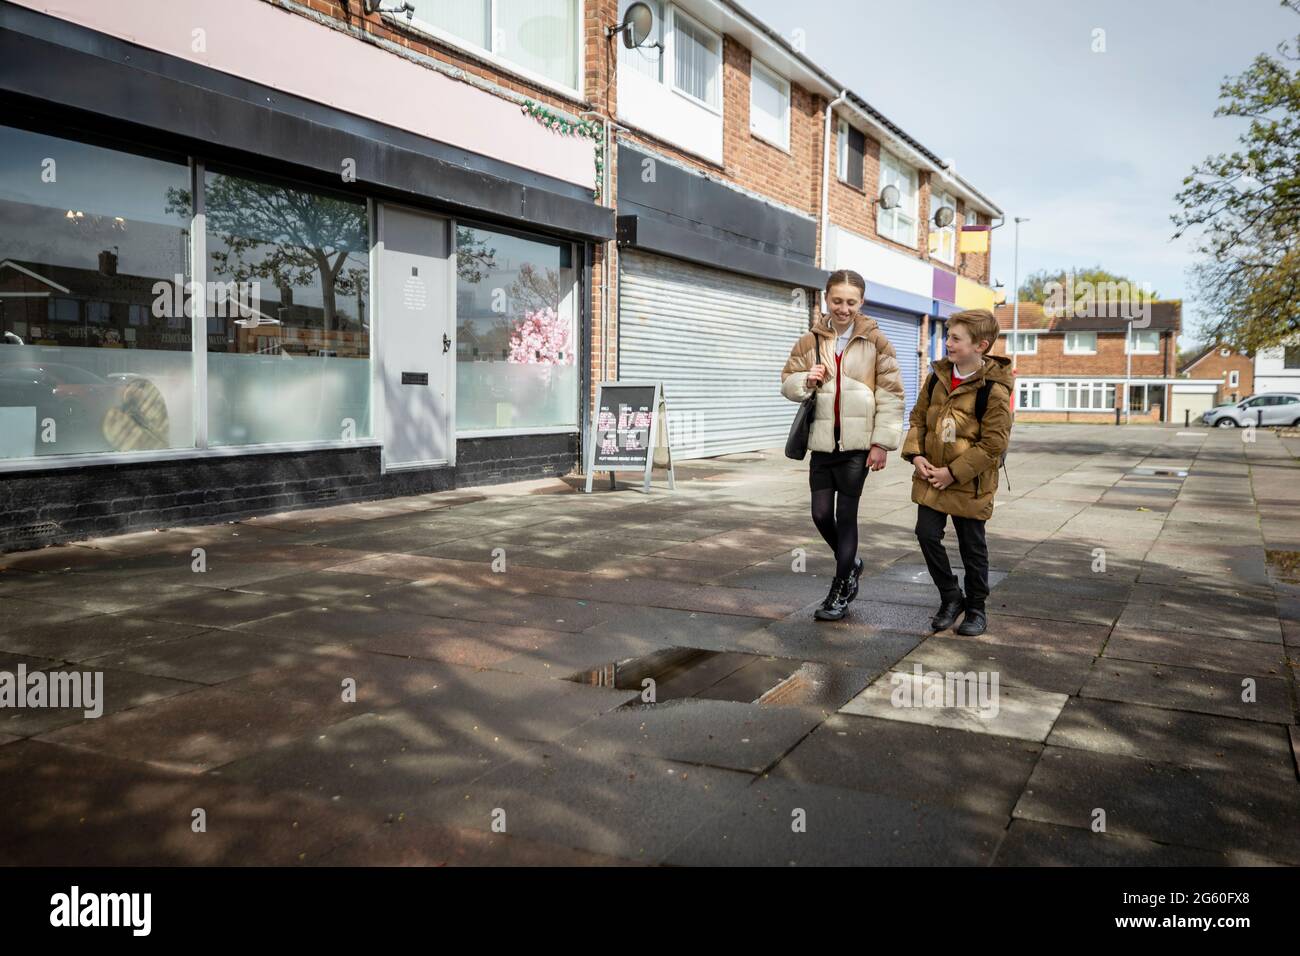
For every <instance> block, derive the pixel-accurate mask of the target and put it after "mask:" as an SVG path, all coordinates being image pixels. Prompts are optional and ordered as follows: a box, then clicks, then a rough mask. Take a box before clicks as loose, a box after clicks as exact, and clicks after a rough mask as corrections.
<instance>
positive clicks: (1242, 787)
mask: <svg viewBox="0 0 1300 956" xmlns="http://www.w3.org/2000/svg"><path fill="white" fill-rule="evenodd" d="M1097 809H1101V810H1104V811H1105V814H1106V817H1105V820H1106V832H1107V833H1112V834H1116V835H1118V836H1133V837H1139V838H1142V839H1146V840H1153V841H1155V842H1157V843H1173V844H1178V845H1180V846H1188V847H1197V848H1200V849H1206V850H1224V851H1231V850H1239V849H1243V848H1256V849H1257V850H1258V851H1260V852H1261V854H1262V853H1264V852H1266V853H1267V855H1268V856H1269V857H1270V858H1272V859H1275V860H1277V861H1279V862H1283V863H1290V864H1297V863H1300V801H1297V800H1296V799H1295V793H1294V788H1288V787H1279V785H1278V782H1277V780H1276V779H1268V778H1261V777H1242V776H1241V775H1239V774H1236V773H1232V772H1230V771H1222V770H1206V769H1200V768H1196V769H1189V768H1185V767H1177V766H1171V765H1169V764H1162V763H1156V762H1154V761H1150V760H1144V759H1140V758H1134V757H1120V756H1115V755H1112V754H1099V753H1094V752H1090V751H1085V750H1072V749H1067V748H1059V747H1047V748H1045V749H1044V751H1043V755H1042V759H1041V760H1040V761H1039V762H1038V765H1037V766H1036V767H1035V768H1034V773H1033V776H1031V777H1030V778H1029V784H1028V786H1027V787H1026V789H1025V793H1024V795H1023V796H1022V797H1021V798H1020V801H1019V803H1018V804H1017V805H1016V810H1015V817H1016V818H1017V819H1024V820H1035V821H1038V822H1040V823H1054V824H1057V825H1060V826H1068V827H1083V828H1090V827H1091V826H1092V822H1093V820H1094V819H1096V817H1095V814H1094V811H1095V810H1097Z"/></svg>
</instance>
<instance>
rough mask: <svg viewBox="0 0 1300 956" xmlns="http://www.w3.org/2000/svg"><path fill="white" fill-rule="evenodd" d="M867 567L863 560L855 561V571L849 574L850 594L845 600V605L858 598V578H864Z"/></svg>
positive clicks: (857, 559) (855, 559)
mask: <svg viewBox="0 0 1300 956" xmlns="http://www.w3.org/2000/svg"><path fill="white" fill-rule="evenodd" d="M864 567H865V565H863V563H862V559H861V558H854V559H853V571H852V573H850V574H849V593H848V596H847V597H846V598H845V603H848V602H849V601H852V600H853V599H854V598H855V597H857V596H858V578H860V577H862V570H863V568H864Z"/></svg>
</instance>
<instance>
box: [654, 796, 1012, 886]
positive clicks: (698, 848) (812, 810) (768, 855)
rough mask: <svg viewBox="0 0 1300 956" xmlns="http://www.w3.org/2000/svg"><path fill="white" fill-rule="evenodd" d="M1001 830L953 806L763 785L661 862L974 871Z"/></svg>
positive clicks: (995, 820)
mask: <svg viewBox="0 0 1300 956" xmlns="http://www.w3.org/2000/svg"><path fill="white" fill-rule="evenodd" d="M796 821H798V828H796V826H795V823H796ZM1005 825H1006V821H1005V820H1004V819H1002V818H999V817H988V816H980V815H977V814H972V813H969V812H964V811H961V810H957V809H955V808H951V807H944V806H937V805H935V804H923V803H915V802H912V801H908V800H904V799H900V798H897V797H890V796H883V795H881V794H876V793H864V792H861V791H857V790H845V789H841V788H836V787H828V786H818V785H810V784H806V783H795V782H793V781H789V780H782V779H775V778H764V779H760V780H758V781H756V782H755V783H754V784H753V785H752V786H751V787H748V788H747V789H745V790H744V791H743V792H742V793H740V794H737V795H736V797H735V798H734V799H733V800H732V801H731V802H730V803H729V804H728V806H727V808H726V809H725V810H724V811H722V812H720V813H718V814H716V815H715V816H713V817H712V818H710V819H709V820H707V821H705V822H704V823H701V824H700V825H699V827H698V828H697V829H696V830H695V831H694V832H693V833H691V834H690V837H689V838H688V839H687V840H685V841H683V842H682V843H681V844H679V845H678V846H677V848H676V849H674V850H673V852H672V853H670V854H669V855H668V857H667V859H666V860H665V862H666V863H668V864H671V865H678V866H807V865H821V866H825V865H832V866H980V865H985V864H987V863H988V862H989V861H990V860H991V859H992V856H993V852H994V850H995V848H996V846H997V843H998V840H999V839H1000V837H1001V836H1002V832H1003V828H1004V827H1005Z"/></svg>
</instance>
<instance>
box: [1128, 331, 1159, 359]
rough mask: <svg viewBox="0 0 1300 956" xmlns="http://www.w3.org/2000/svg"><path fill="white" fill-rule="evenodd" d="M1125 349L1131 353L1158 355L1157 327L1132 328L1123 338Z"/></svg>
mask: <svg viewBox="0 0 1300 956" xmlns="http://www.w3.org/2000/svg"><path fill="white" fill-rule="evenodd" d="M1125 347H1126V349H1127V350H1128V351H1129V352H1130V353H1131V354H1133V355H1158V354H1159V353H1160V331H1159V330H1158V329H1132V330H1130V332H1129V334H1128V337H1127V338H1126V339H1125Z"/></svg>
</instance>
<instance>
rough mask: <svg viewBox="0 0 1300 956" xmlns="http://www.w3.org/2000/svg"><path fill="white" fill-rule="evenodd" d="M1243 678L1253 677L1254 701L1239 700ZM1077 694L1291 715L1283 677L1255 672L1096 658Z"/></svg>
mask: <svg viewBox="0 0 1300 956" xmlns="http://www.w3.org/2000/svg"><path fill="white" fill-rule="evenodd" d="M1247 679H1249V680H1252V681H1254V682H1255V699H1254V700H1253V701H1247V700H1243V699H1242V697H1243V693H1244V688H1243V685H1242V682H1243V680H1247ZM1080 695H1081V696H1083V697H1095V698H1100V699H1102V700H1115V701H1120V702H1122V703H1129V704H1145V705H1147V706H1149V707H1166V708H1169V709H1172V710H1190V711H1194V712H1197V713H1203V714H1218V715H1220V716H1223V717H1239V718H1242V719H1244V720H1259V721H1266V722H1269V723H1274V724H1287V723H1290V722H1291V719H1292V711H1291V700H1290V693H1289V689H1288V686H1287V681H1285V680H1282V679H1279V678H1275V677H1267V676H1264V675H1259V674H1242V673H1237V674H1231V673H1225V672H1223V671H1209V670H1197V669H1195V668H1190V667H1171V666H1169V665H1167V664H1142V663H1135V662H1132V661H1122V660H1113V659H1110V658H1101V659H1099V660H1098V661H1097V662H1096V663H1095V664H1094V665H1093V670H1092V674H1091V675H1089V677H1088V680H1087V681H1086V682H1085V683H1084V685H1083V689H1082V690H1081V691H1080Z"/></svg>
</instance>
